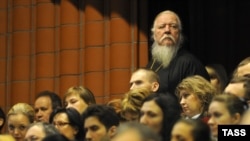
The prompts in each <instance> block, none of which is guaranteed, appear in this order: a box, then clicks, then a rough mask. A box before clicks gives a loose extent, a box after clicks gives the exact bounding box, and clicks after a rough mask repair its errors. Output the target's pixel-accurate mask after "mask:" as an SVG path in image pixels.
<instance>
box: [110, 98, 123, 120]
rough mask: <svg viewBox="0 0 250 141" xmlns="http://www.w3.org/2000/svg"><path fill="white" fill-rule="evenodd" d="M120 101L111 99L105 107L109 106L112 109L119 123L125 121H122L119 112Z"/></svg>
mask: <svg viewBox="0 0 250 141" xmlns="http://www.w3.org/2000/svg"><path fill="white" fill-rule="evenodd" d="M121 102H122V99H120V98H116V99H112V100H110V101H108V102H107V104H106V105H107V106H110V107H112V108H113V109H114V110H115V112H116V114H117V115H118V117H119V119H120V122H124V121H126V119H124V118H123V117H122V116H121V111H122V103H121Z"/></svg>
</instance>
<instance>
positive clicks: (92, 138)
mask: <svg viewBox="0 0 250 141" xmlns="http://www.w3.org/2000/svg"><path fill="white" fill-rule="evenodd" d="M83 122H84V131H85V139H86V140H87V141H103V140H110V139H112V137H113V136H114V135H115V133H116V130H117V129H116V128H117V127H118V126H119V123H120V121H119V117H118V116H117V114H116V112H115V110H114V109H113V108H112V107H110V106H107V105H99V104H95V105H94V104H93V105H90V106H89V107H87V109H86V111H85V112H84V113H83Z"/></svg>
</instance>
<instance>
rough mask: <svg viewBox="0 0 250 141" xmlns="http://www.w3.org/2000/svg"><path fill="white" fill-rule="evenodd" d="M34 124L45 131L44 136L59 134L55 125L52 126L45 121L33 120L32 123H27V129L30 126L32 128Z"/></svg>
mask: <svg viewBox="0 0 250 141" xmlns="http://www.w3.org/2000/svg"><path fill="white" fill-rule="evenodd" d="M34 126H38V127H40V128H41V129H42V130H43V132H44V133H45V136H49V135H53V134H59V131H58V130H57V129H56V128H55V126H53V125H52V124H50V123H47V122H34V123H32V124H30V125H29V127H28V128H27V130H29V129H30V128H32V127H34Z"/></svg>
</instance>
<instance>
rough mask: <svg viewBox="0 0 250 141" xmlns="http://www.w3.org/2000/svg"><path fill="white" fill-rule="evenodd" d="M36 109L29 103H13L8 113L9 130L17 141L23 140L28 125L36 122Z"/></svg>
mask: <svg viewBox="0 0 250 141" xmlns="http://www.w3.org/2000/svg"><path fill="white" fill-rule="evenodd" d="M34 119H35V111H34V109H33V107H32V106H31V105H29V104H27V103H17V104H15V105H13V106H12V107H11V108H10V110H9V112H8V114H7V126H8V132H9V134H10V135H12V136H13V137H14V138H15V140H16V141H23V140H24V137H25V134H26V132H27V127H28V126H29V125H30V124H31V123H33V122H34Z"/></svg>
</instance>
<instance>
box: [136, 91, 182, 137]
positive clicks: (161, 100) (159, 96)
mask: <svg viewBox="0 0 250 141" xmlns="http://www.w3.org/2000/svg"><path fill="white" fill-rule="evenodd" d="M180 114H181V107H180V105H179V103H178V100H177V99H176V97H174V96H173V94H165V93H153V94H151V95H149V96H148V97H146V98H145V99H144V101H143V104H142V107H141V115H140V123H142V124H144V125H146V126H148V127H150V128H151V129H152V130H153V131H154V132H156V133H157V134H158V135H159V136H161V138H162V141H168V140H170V138H171V130H172V127H173V126H174V124H175V122H176V121H177V120H178V119H179V118H180Z"/></svg>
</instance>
